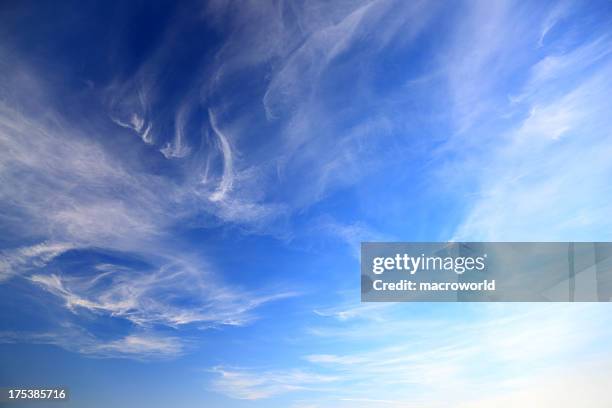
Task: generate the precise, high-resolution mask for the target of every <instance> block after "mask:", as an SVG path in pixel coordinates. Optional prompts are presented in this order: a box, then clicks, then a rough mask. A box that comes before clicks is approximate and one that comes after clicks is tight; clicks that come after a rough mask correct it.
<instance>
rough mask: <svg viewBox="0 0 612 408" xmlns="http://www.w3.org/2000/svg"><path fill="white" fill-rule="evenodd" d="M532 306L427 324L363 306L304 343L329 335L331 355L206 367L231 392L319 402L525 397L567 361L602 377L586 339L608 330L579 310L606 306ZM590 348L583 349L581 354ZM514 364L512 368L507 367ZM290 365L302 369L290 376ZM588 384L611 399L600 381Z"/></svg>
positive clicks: (590, 312)
mask: <svg viewBox="0 0 612 408" xmlns="http://www.w3.org/2000/svg"><path fill="white" fill-rule="evenodd" d="M540 306H541V307H537V308H533V307H529V308H528V307H525V306H523V305H516V306H513V307H507V306H503V305H491V307H487V308H486V310H485V311H482V310H476V309H474V310H467V309H468V308H463V309H464V312H465V313H466V314H469V315H470V317H468V316H463V317H461V318H456V317H454V318H450V317H442V316H439V317H438V318H436V319H433V320H432V319H429V320H428V321H420V320H418V319H412V318H410V317H409V316H410V315H409V314H405V313H403V311H402V308H401V307H399V306H398V305H393V307H392V308H385V309H382V310H378V311H377V310H371V311H370V312H371V313H370V314H371V315H372V314H373V315H376V316H378V317H379V318H372V319H365V320H364V319H362V318H356V319H355V318H348V319H345V318H343V319H341V320H340V321H341V322H342V323H340V324H338V323H334V324H333V328H332V329H333V330H332V331H335V334H331V332H330V333H328V334H327V335H325V337H324V339H325V341H323V342H321V343H320V345H318V344H319V343H318V341H317V337H318V336H319V335H318V334H314V336H315V337H310V338H309V340H308V342H309V343H310V344H311V345H314V347H310V348H311V349H313V348H314V349H316V348H321V347H323V348H327V349H331V348H334V347H333V346H332V345H331V344H333V343H331V344H330V341H332V340H335V341H337V342H338V343H337V344H338V345H339V347H338V348H337V350H339V352H338V353H323V354H321V353H316V354H307V355H304V356H303V361H302V362H299V361H294V363H293V364H290V365H289V367H284V368H276V369H269V368H265V369H255V368H250V369H245V368H242V369H239V368H234V369H227V371H225V369H223V370H221V371H220V372H216V371H215V370H213V374H215V373H216V378H215V379H214V380H213V383H212V384H211V386H212V387H213V388H214V389H216V390H217V391H220V392H223V393H225V394H227V395H229V396H232V397H234V398H249V399H263V398H274V397H278V396H280V395H282V394H286V393H292V394H294V398H295V399H294V400H297V401H302V402H303V403H305V404H306V403H311V404H315V405H316V406H321V407H327V406H355V405H354V404H357V406H375V407H378V406H381V407H382V406H406V404H424V405H425V406H431V407H443V406H448V404H449V403H452V404H458V405H459V406H462V405H461V404H465V406H471V405H470V404H471V403H474V404H478V403H481V401H482V403H484V401H488V400H489V398H493V400H498V399H499V400H500V401H501V400H504V401H505V398H506V397H503V395H508V396H512V395H528V394H524V393H528V392H530V391H528V389H530V388H531V387H533V386H534V384H537V386H535V388H537V387H538V386H539V387H541V390H539V391H538V392H535V393H534V395H545V394H548V393H550V392H552V389H553V388H551V384H553V383H555V381H557V380H556V379H555V376H554V375H551V370H553V371H554V370H559V369H569V368H570V367H574V363H575V362H576V361H575V360H574V359H577V360H579V361H581V362H582V363H580V366H581V367H582V364H585V365H590V364H593V365H594V366H598V371H597V373H598V375H603V373H604V372H605V370H604V369H603V367H601V366H599V365H598V364H597V363H596V362H597V361H598V359H599V358H602V356H601V355H600V354H598V352H596V351H595V350H597V349H598V348H597V347H594V348H592V346H596V345H597V344H599V343H600V342H602V341H604V339H605V338H607V336H608V335H609V330H607V329H606V328H603V327H602V326H600V325H599V324H590V323H587V322H586V321H585V320H584V317H585V316H590V317H592V318H593V320H591V321H593V322H595V321H597V322H601V320H600V319H602V318H604V319H605V317H604V315H605V310H604V308H602V307H600V306H601V305H584V307H579V308H575V307H570V306H576V305H540ZM378 312H380V313H378ZM474 314H475V315H474ZM402 315H403V316H404V318H403V319H401V318H399V316H402ZM544 316H546V318H545V319H543V317H544ZM465 319H469V320H470V323H466V321H465ZM544 322H546V323H544ZM342 327H344V328H345V329H346V331H343V330H342ZM598 327H599V328H598ZM355 330H357V331H360V332H362V333H372V332H375V333H377V334H376V335H375V336H367V337H361V338H360V337H355V336H354V335H353V334H352V332H354V331H355ZM330 336H331V337H330ZM364 340H365V342H363V341H364ZM590 347H591V350H593V351H591V352H589V351H587V350H589V348H590ZM608 357H609V356H608ZM518 366H520V367H521V369H520V370H518V369H514V368H515V367H518ZM524 370H527V371H528V372H529V373H530V374H529V378H530V380H529V381H525V376H524ZM295 372H299V373H308V375H304V376H294V375H292V373H295ZM255 373H256V374H255ZM226 374H227V375H226ZM583 374H584V372H581V371H580V370H577V372H575V373H573V374H570V375H569V376H568V377H565V380H564V381H573V380H570V379H575V380H576V381H582V380H583V379H584V375H583ZM593 390H594V392H595V395H598V396H599V397H604V400H606V401H608V400H609V397H607V396H606V395H605V392H604V391H605V390H604V388H602V384H601V383H600V384H599V385H596V386H594V387H593ZM566 391H567V393H566V396H567V398H569V399H568V400H572V398H578V395H579V394H578V393H576V392H574V391H575V390H572V389H567V390H566ZM433 395H437V396H438V397H437V398H434V397H432V396H433ZM500 396H502V397H500ZM496 398H498V399H496ZM521 398H522V397H521ZM508 400H509V401H510V400H513V399H512V397H508ZM521 401H522V400H521ZM351 404H353V405H351ZM360 404H361V405H360ZM389 404H390V405H389ZM528 406H534V405H528ZM561 406H568V407H569V406H570V405H561Z"/></svg>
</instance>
